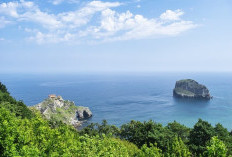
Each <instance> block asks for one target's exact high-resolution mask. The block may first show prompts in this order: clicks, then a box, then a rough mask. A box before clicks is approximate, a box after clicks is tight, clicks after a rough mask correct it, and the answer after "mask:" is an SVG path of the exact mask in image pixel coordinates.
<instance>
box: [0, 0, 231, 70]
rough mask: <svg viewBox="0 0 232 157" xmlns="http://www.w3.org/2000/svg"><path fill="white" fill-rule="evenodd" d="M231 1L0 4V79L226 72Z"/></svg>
mask: <svg viewBox="0 0 232 157" xmlns="http://www.w3.org/2000/svg"><path fill="white" fill-rule="evenodd" d="M231 26H232V1H231V0H128V1H122V0H118V1H112V0H111V1H106V0H104V1H103V0H102V1H86V0H85V1H81V0H47V1H39V0H34V1H29V0H28V1H27V0H19V1H16V0H15V1H8V0H1V1H0V73H6V72H7V73H8V72H9V73H64V72H67V73H79V72H81V73H82V72H157V71H158V72H160V71H162V72H166V71H171V72H186V71H187V72H205V71H206V72H226V71H230V72H231V71H232V68H231V67H232V29H231V28H232V27H231Z"/></svg>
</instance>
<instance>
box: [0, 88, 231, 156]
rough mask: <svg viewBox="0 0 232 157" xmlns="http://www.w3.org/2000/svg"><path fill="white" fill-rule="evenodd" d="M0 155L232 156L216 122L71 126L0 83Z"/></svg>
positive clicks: (224, 132)
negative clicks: (45, 114) (17, 97)
mask: <svg viewBox="0 0 232 157" xmlns="http://www.w3.org/2000/svg"><path fill="white" fill-rule="evenodd" d="M0 102H1V103H0V156H32V157H37V156H77V157H87V156H88V157H95V156H101V157H102V156H103V157H104V156H105V157H109V156H111V157H114V156H115V157H192V156H194V157H198V156H204V157H226V156H230V155H232V152H231V148H232V135H231V133H229V132H228V130H227V129H226V128H224V127H223V126H222V125H221V124H217V125H216V126H215V127H214V126H212V125H211V124H210V123H208V122H206V121H203V120H201V119H199V121H198V122H197V123H196V124H195V125H194V127H193V128H188V127H186V126H184V125H181V124H179V123H177V122H176V121H174V122H172V123H169V124H168V125H167V126H163V125H161V124H159V123H155V122H153V121H147V122H139V121H133V120H132V121H131V122H129V123H127V124H124V125H122V126H121V127H120V128H118V127H116V126H114V125H108V124H107V121H106V120H104V121H103V122H102V123H101V124H98V123H96V124H90V125H89V126H87V127H85V128H83V129H82V130H80V131H77V130H76V129H75V128H74V127H73V126H70V125H67V124H65V123H62V122H61V121H57V120H56V119H54V118H51V119H50V120H46V119H45V118H44V117H43V116H42V115H41V114H40V112H39V111H37V110H34V109H31V110H29V109H28V108H27V107H26V105H25V104H24V103H23V102H21V101H16V100H15V99H14V98H12V97H11V96H10V95H9V93H8V91H7V89H6V87H5V86H4V85H2V84H0Z"/></svg>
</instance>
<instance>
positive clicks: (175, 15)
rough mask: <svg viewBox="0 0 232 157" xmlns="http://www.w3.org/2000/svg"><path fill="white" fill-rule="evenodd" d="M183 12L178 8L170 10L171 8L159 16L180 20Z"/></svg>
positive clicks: (165, 18) (164, 18)
mask: <svg viewBox="0 0 232 157" xmlns="http://www.w3.org/2000/svg"><path fill="white" fill-rule="evenodd" d="M183 14H184V12H183V11H181V10H180V9H178V10H175V11H172V10H166V11H165V12H164V13H163V14H161V15H160V18H161V19H162V20H171V21H172V20H180V16H182V15H183Z"/></svg>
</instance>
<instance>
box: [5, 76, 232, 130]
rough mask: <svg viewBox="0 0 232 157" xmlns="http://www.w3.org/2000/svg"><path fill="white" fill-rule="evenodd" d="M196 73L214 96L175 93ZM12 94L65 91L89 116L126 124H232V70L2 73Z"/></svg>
mask: <svg viewBox="0 0 232 157" xmlns="http://www.w3.org/2000/svg"><path fill="white" fill-rule="evenodd" d="M185 78H191V79H195V80H196V81H198V82H199V83H202V84H204V85H206V86H207V87H208V89H209V90H210V93H211V95H212V96H213V99H212V100H210V101H197V100H182V99H175V98H173V96H172V90H173V88H174V86H175V82H176V80H180V79H185ZM0 81H1V82H3V83H4V84H5V85H6V86H7V88H8V90H9V91H10V93H11V95H12V96H13V97H15V98H16V99H17V100H23V101H24V103H25V104H27V105H28V106H31V105H35V104H37V103H39V102H41V101H43V99H45V98H47V96H48V95H49V94H57V95H61V96H62V97H63V98H64V99H67V100H71V101H74V102H75V103H76V105H80V106H88V107H89V108H90V109H91V111H92V112H93V117H92V118H91V119H90V120H89V121H88V123H91V122H101V121H102V120H103V119H106V120H107V121H108V123H109V124H114V125H117V126H120V125H122V124H124V123H127V122H129V121H130V120H139V121H147V120H154V121H156V122H159V123H162V124H163V125H166V124H167V123H169V122H173V121H174V120H176V121H177V122H179V123H181V124H184V125H186V126H189V127H192V126H193V125H194V124H195V123H196V122H197V120H198V119H199V118H202V119H203V120H207V121H209V122H210V123H211V124H212V125H215V124H216V123H221V124H223V125H224V126H225V127H227V128H228V129H229V130H231V129H232V122H231V121H232V74H231V73H150V74H92V75H91V74H76V75H73V74H72V75H71V74H63V75H22V74H15V75H13V74H1V75H0Z"/></svg>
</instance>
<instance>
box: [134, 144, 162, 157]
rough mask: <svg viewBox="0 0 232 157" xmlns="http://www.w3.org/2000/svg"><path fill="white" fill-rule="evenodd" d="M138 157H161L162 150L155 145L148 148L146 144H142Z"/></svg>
mask: <svg viewBox="0 0 232 157" xmlns="http://www.w3.org/2000/svg"><path fill="white" fill-rule="evenodd" d="M138 156H139V157H148V156H149V157H163V156H164V155H163V154H162V150H161V149H159V148H158V147H157V144H154V145H153V144H150V147H148V146H147V145H146V144H144V145H143V146H142V147H141V152H140V153H139V155H138Z"/></svg>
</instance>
